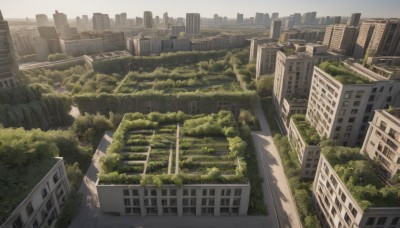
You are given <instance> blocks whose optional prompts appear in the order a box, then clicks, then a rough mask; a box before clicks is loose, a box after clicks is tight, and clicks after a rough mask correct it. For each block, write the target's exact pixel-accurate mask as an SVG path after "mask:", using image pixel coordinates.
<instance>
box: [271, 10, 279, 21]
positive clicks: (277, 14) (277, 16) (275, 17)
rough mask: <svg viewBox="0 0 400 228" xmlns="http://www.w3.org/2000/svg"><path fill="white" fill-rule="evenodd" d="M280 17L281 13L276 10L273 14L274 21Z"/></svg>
mask: <svg viewBox="0 0 400 228" xmlns="http://www.w3.org/2000/svg"><path fill="white" fill-rule="evenodd" d="M278 18H279V13H277V12H274V13H272V14H271V20H272V21H275V20H278Z"/></svg>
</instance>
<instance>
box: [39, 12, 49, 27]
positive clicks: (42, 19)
mask: <svg viewBox="0 0 400 228" xmlns="http://www.w3.org/2000/svg"><path fill="white" fill-rule="evenodd" d="M36 23H37V26H38V27H40V26H49V25H50V23H49V18H47V15H46V14H36Z"/></svg>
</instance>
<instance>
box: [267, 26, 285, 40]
mask: <svg viewBox="0 0 400 228" xmlns="http://www.w3.org/2000/svg"><path fill="white" fill-rule="evenodd" d="M281 25H282V22H281V21H272V25H271V29H270V38H272V39H274V40H279V36H280V34H281Z"/></svg>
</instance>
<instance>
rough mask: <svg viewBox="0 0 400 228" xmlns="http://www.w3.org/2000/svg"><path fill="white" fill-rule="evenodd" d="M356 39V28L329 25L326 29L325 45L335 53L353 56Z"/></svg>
mask: <svg viewBox="0 0 400 228" xmlns="http://www.w3.org/2000/svg"><path fill="white" fill-rule="evenodd" d="M356 39H357V28H356V27H354V26H349V25H344V24H336V25H329V26H328V27H326V29H325V37H324V41H323V44H324V45H326V46H328V48H329V49H330V50H332V51H334V52H337V53H340V54H343V55H346V56H352V55H353V49H354V45H355V42H356Z"/></svg>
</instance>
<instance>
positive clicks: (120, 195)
mask: <svg viewBox="0 0 400 228" xmlns="http://www.w3.org/2000/svg"><path fill="white" fill-rule="evenodd" d="M96 187H97V192H98V195H99V201H100V205H101V210H102V212H103V213H113V214H119V215H141V216H149V215H158V216H165V215H177V216H185V215H196V216H207V215H209V216H210V215H212V216H220V215H246V214H247V208H248V205H249V196H250V184H249V183H247V184H187V185H186V184H185V185H183V186H181V187H179V188H178V187H176V186H175V185H164V186H163V187H162V188H161V189H159V188H156V187H155V186H146V187H142V186H140V185H102V184H101V183H97V184H96Z"/></svg>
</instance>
